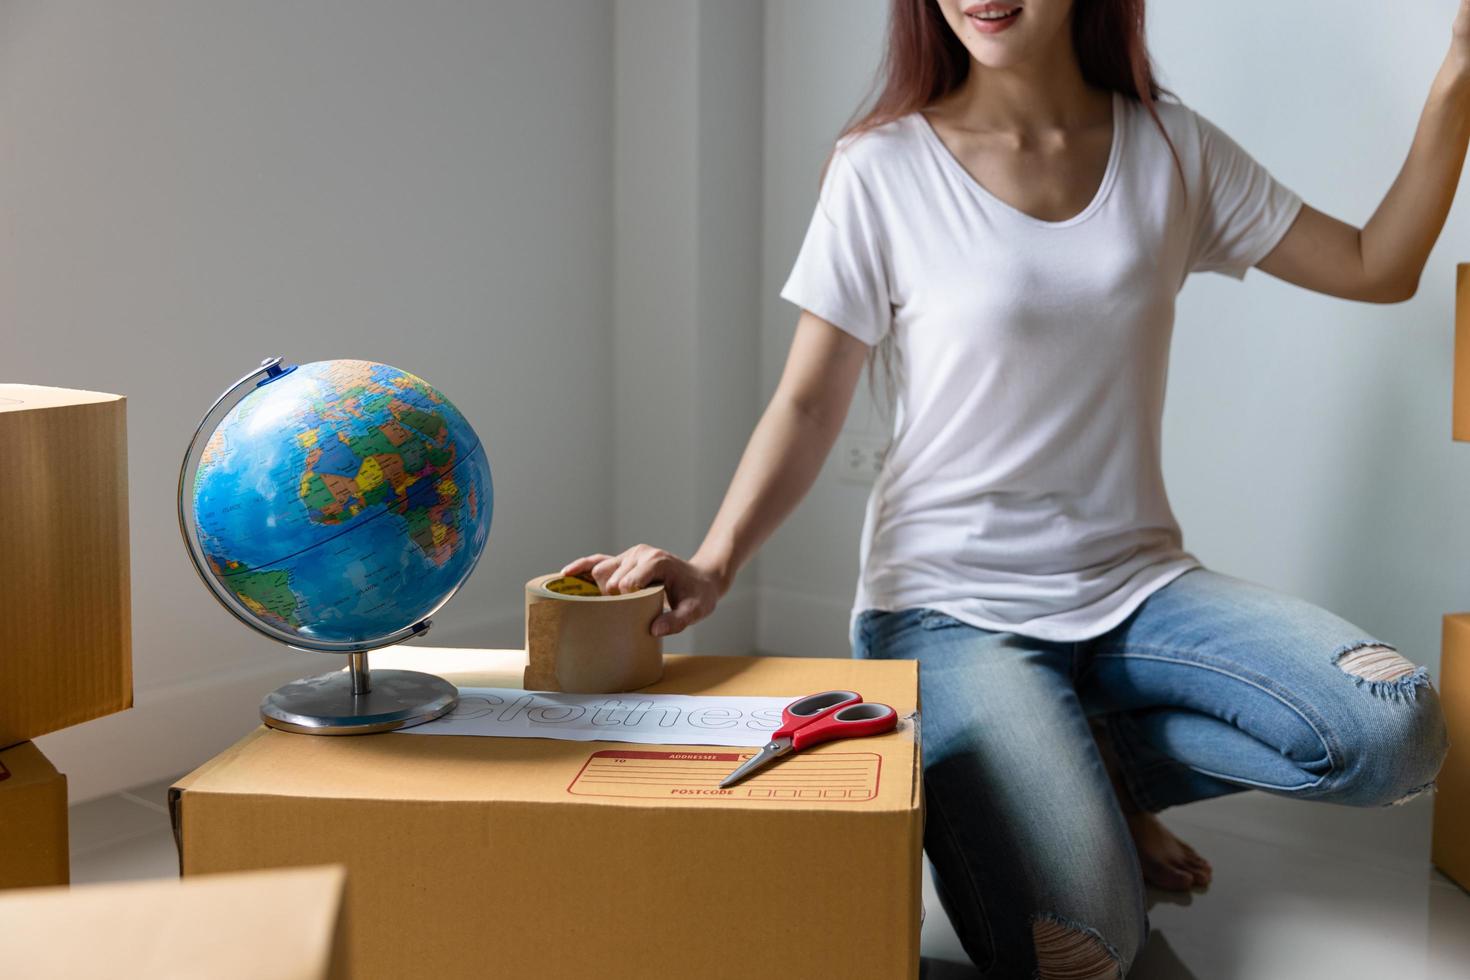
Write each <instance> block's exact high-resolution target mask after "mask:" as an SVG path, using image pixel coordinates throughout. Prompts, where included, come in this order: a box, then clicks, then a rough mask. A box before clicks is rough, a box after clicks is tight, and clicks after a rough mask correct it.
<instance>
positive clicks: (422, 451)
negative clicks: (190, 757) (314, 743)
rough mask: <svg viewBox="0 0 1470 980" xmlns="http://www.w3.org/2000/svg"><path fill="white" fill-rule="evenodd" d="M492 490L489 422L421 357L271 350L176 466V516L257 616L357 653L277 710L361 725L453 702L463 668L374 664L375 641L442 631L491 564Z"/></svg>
mask: <svg viewBox="0 0 1470 980" xmlns="http://www.w3.org/2000/svg"><path fill="white" fill-rule="evenodd" d="M298 369H299V371H300V373H297V374H294V376H293V372H297V371H298ZM288 377H289V378H290V381H289V382H288V383H287V384H285V385H284V386H283V387H281V388H269V389H268V390H266V391H264V393H260V392H262V389H267V388H268V386H271V385H274V384H277V383H279V382H281V380H282V379H287V378H288ZM257 393H260V394H257ZM318 440H320V442H318ZM466 446H468V447H469V448H468V449H466ZM349 450H350V451H349ZM318 464H320V466H319V465H318ZM359 464H360V465H359ZM202 465H205V466H207V467H208V474H207V475H205V474H201V472H200V471H201V466H202ZM353 465H359V468H358V469H356V470H354V469H352V466H353ZM318 471H319V472H318ZM493 501H494V489H493V484H492V481H491V473H490V467H489V463H488V458H487V456H486V451H485V448H484V445H483V443H482V441H481V440H480V439H479V436H478V435H477V434H476V433H475V432H474V429H473V428H472V427H471V426H470V425H469V423H468V421H467V420H465V419H464V417H463V415H461V414H460V413H459V411H458V409H457V408H456V407H455V406H454V405H453V403H452V402H450V401H449V400H448V399H447V398H445V397H444V396H443V395H442V394H441V393H440V392H439V391H438V390H437V389H435V388H433V386H431V385H429V384H428V382H425V381H423V379H421V378H418V377H417V376H415V375H412V374H410V373H409V372H406V371H402V370H400V369H398V368H393V367H391V366H389V365H384V364H380V363H377V362H372V361H353V360H341V361H318V362H313V363H311V364H305V365H300V366H299V368H298V366H296V365H285V364H283V363H282V361H281V359H280V358H268V359H266V360H265V361H263V362H262V363H261V365H260V367H258V368H256V369H255V370H253V371H251V372H250V373H248V374H246V375H245V376H244V377H242V378H240V379H239V380H238V381H236V382H235V384H233V385H231V386H230V387H229V388H228V389H226V390H225V392H224V393H223V394H221V395H220V397H219V398H218V399H216V401H215V402H214V404H213V405H212V406H211V408H210V409H209V411H208V412H206V413H205V415H204V418H203V419H202V420H201V421H200V423H199V425H198V427H197V428H196V429H195V432H194V436H193V438H192V439H191V441H190V443H189V448H188V450H187V451H186V453H185V455H184V460H183V463H182V465H181V467H180V470H179V484H178V499H177V504H178V521H179V531H180V535H181V536H182V538H183V540H184V544H185V549H186V551H187V553H188V555H189V558H190V562H191V563H192V564H193V566H194V570H195V573H196V574H197V575H198V576H199V578H200V581H201V582H202V583H203V584H204V585H205V587H206V588H207V589H208V590H209V591H210V593H211V594H212V595H213V596H214V597H215V599H216V601H218V602H219V603H220V604H221V605H222V606H224V607H225V609H226V610H227V611H228V612H229V613H230V614H231V615H232V616H234V617H235V618H236V619H237V620H239V621H240V622H241V623H243V624H244V625H246V626H248V627H250V628H251V629H252V630H254V631H255V632H257V633H260V634H261V635H264V636H267V637H269V638H270V639H273V640H275V641H276V642H279V643H282V644H284V645H286V646H289V647H292V648H293V649H298V650H304V651H307V652H320V653H339V654H346V655H348V657H349V666H350V670H349V672H347V673H342V672H334V673H332V674H327V675H322V676H321V677H319V678H308V679H305V680H302V681H297V682H294V683H293V684H288V685H285V686H284V687H282V688H281V689H279V690H278V691H276V692H273V693H272V694H271V695H269V696H268V697H267V698H266V699H265V700H264V701H263V702H262V706H261V708H262V718H263V720H264V721H265V722H266V724H268V725H272V726H273V727H277V728H283V729H286V730H289V731H309V732H314V733H319V734H356V733H361V732H367V731H382V730H387V729H391V728H398V727H403V726H404V725H408V724H417V723H419V722H422V721H427V720H429V719H430V718H433V717H438V716H439V715H442V714H444V713H445V712H447V711H449V710H450V709H452V708H453V706H454V703H455V701H456V698H457V692H456V691H455V689H454V687H453V686H452V685H450V684H449V683H448V682H446V681H444V680H442V679H441V678H437V677H434V676H433V675H430V674H422V673H418V672H414V671H380V672H378V673H377V674H375V675H370V674H369V671H368V667H367V656H366V654H367V651H369V650H373V649H379V648H381V647H385V646H390V645H392V644H395V643H399V642H402V641H403V640H406V639H410V638H412V637H415V636H422V635H423V634H424V633H425V632H427V630H428V628H429V623H430V619H431V617H432V616H433V615H434V614H435V613H437V612H438V610H439V609H441V608H442V607H443V606H444V604H445V603H446V602H448V601H449V599H450V598H452V597H453V595H454V594H455V592H456V591H458V589H459V588H460V587H461V586H462V585H463V583H464V581H465V580H466V579H467V578H468V577H469V575H470V573H471V572H472V571H473V570H474V567H475V566H476V565H477V564H478V562H479V559H480V557H481V555H482V554H483V552H484V549H485V546H486V543H487V541H488V534H489V526H490V519H491V514H492V511H493ZM329 544H330V545H331V548H328V547H327V546H328V545H329Z"/></svg>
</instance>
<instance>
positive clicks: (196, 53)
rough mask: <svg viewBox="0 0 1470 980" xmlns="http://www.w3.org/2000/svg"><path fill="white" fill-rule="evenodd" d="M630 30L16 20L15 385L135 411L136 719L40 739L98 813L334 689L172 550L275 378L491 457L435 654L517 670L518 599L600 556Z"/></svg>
mask: <svg viewBox="0 0 1470 980" xmlns="http://www.w3.org/2000/svg"><path fill="white" fill-rule="evenodd" d="M612 31H613V17H612V10H611V7H610V6H609V5H608V4H606V3H603V2H600V0H586V2H577V3H569V4H559V5H557V10H556V14H555V15H554V16H552V15H549V13H548V9H547V8H546V7H545V6H544V5H541V4H524V3H496V4H464V3H453V2H419V3H413V4H404V3H394V2H390V0H374V2H363V0H331V2H326V0H313V2H311V3H294V2H287V0H272V2H259V3H238V2H229V0H211V2H199V0H188V2H185V0H147V2H143V0H136V2H132V3H127V4H120V3H111V2H105V0H97V2H90V3H78V2H66V0H45V2H40V0H28V2H27V0H11V2H8V3H5V4H3V5H0V377H3V379H4V380H14V381H23V382H30V383H39V384H53V385H62V386H70V387H80V388H96V389H101V390H105V391H117V392H121V393H123V394H126V395H127V396H128V414H129V451H130V468H131V481H130V482H131V492H132V506H131V522H132V543H133V603H134V624H135V627H134V666H135V671H136V692H137V696H136V700H137V707H136V708H135V709H134V710H132V711H129V712H125V713H123V714H120V715H116V716H113V717H111V718H107V719H102V720H99V721H96V722H91V723H89V724H86V725H82V726H80V727H78V728H75V729H71V730H68V731H65V732H61V733H58V734H56V735H52V736H48V737H46V738H44V739H42V740H41V743H42V747H43V749H44V750H45V751H46V752H48V753H49V754H50V755H51V756H52V758H53V759H54V760H55V761H56V762H57V763H58V764H59V765H60V766H61V768H63V769H64V770H65V771H67V772H68V773H69V775H70V777H71V785H72V791H73V799H83V798H86V797H88V796H93V795H97V794H98V793H103V792H108V791H111V790H114V789H117V788H120V787H124V786H129V785H135V784H137V783H140V782H143V781H146V780H150V779H156V778H160V777H163V776H167V775H171V774H173V773H177V772H179V771H182V770H184V769H186V768H190V767H192V766H193V765H194V764H196V763H197V762H198V761H200V760H202V759H203V758H205V757H207V755H208V754H209V753H210V752H212V751H214V750H215V749H217V748H219V747H222V746H223V745H225V744H228V742H230V741H232V740H233V739H234V738H236V737H238V735H240V734H242V733H243V732H244V731H245V730H246V729H247V727H248V726H249V725H250V724H251V723H252V721H253V719H254V717H255V708H256V705H257V704H258V702H259V698H260V696H261V695H262V694H263V693H264V692H265V691H267V690H269V689H270V688H271V687H273V686H274V685H275V684H278V683H281V682H282V681H284V680H286V679H288V678H291V677H294V676H300V675H302V674H306V673H312V672H317V671H320V670H324V669H327V668H328V666H330V665H332V664H335V663H337V661H336V660H335V659H328V658H313V657H310V656H308V655H305V654H292V653H289V652H286V651H284V650H282V649H280V648H278V647H275V646H274V645H273V644H271V643H270V642H269V641H266V640H263V639H260V638H257V637H256V636H254V635H252V634H251V633H249V632H248V631H246V630H245V629H243V628H241V627H240V626H239V625H238V624H236V623H235V622H234V621H233V620H232V619H231V618H230V617H229V616H228V615H227V614H226V613H225V612H224V611H223V610H222V609H220V608H219V607H218V606H216V604H215V603H214V601H213V600H212V599H211V598H210V597H209V596H208V595H207V593H206V592H205V590H204V588H203V586H202V585H201V584H200V583H199V582H198V581H197V580H196V579H195V578H194V575H193V572H192V570H191V569H190V566H189V563H188V561H187V560H186V558H185V554H184V549H183V546H182V544H181V543H180V541H179V536H178V531H177V528H176V525H175V518H174V482H175V480H176V474H177V467H178V464H179V460H180V458H181V457H182V455H183V452H184V447H185V445H186V443H187V442H188V439H189V436H190V434H191V433H192V431H193V429H194V426H195V424H196V423H197V421H198V419H199V416H200V415H201V414H202V413H203V412H204V411H205V409H207V408H208V406H209V404H210V402H211V401H212V400H213V398H214V397H215V396H216V395H217V394H218V393H219V392H220V391H221V390H222V389H223V388H224V387H225V386H226V385H228V384H229V383H230V382H232V381H233V380H234V379H235V378H237V377H239V376H240V375H241V374H244V373H245V372H246V371H247V370H249V369H250V368H252V367H253V366H254V365H255V364H256V363H257V362H258V361H259V359H260V358H261V357H263V356H265V355H267V354H277V353H279V354H283V355H285V356H287V357H288V358H289V359H292V360H299V361H306V360H315V359H320V358H329V357H365V358H371V359H376V360H381V361H386V362H388V363H390V364H396V365H400V366H402V367H405V368H408V369H411V370H413V371H415V372H417V373H420V374H422V375H423V376H425V377H426V378H428V379H429V381H430V382H432V383H434V384H436V385H438V386H439V387H440V388H442V389H443V391H445V392H446V393H447V394H448V395H449V396H450V397H451V398H452V399H454V401H455V402H456V403H457V404H458V405H459V407H460V408H461V409H462V410H463V411H464V413H465V415H466V416H467V417H468V418H469V419H470V421H471V422H472V423H473V424H474V425H475V427H476V429H477V430H478V431H479V433H480V435H481V436H482V438H484V440H485V441H486V443H487V444H488V447H489V453H490V460H491V465H492V467H493V469H494V477H495V495H496V501H495V502H496V512H495V523H494V528H493V530H492V533H491V537H490V550H489V552H488V554H487V556H486V558H485V560H484V561H483V562H482V563H481V565H480V567H479V569H478V570H477V572H476V573H475V576H474V577H473V578H472V579H471V581H470V582H469V584H468V585H467V586H466V588H465V589H464V591H463V593H462V594H461V595H460V596H459V597H458V598H456V599H455V600H454V601H453V602H452V603H451V604H450V606H448V607H447V608H446V609H445V610H444V611H443V612H442V613H441V614H440V616H439V617H438V621H437V623H436V626H435V629H434V633H433V635H432V637H431V641H432V642H437V643H441V644H474V645H488V646H519V644H520V637H521V618H522V612H521V602H522V600H521V585H522V583H524V581H525V580H526V579H527V578H529V577H531V576H532V575H533V574H537V573H540V572H542V571H545V570H547V569H548V568H551V567H552V566H553V565H554V563H558V562H561V561H565V560H567V559H569V558H570V557H573V556H575V555H577V554H580V553H582V551H583V550H584V549H586V548H587V547H588V546H589V544H593V543H597V542H600V541H604V540H606V538H607V537H608V532H609V529H610V527H611V525H612V519H613V504H612V502H611V499H610V495H609V494H607V493H605V492H600V486H601V485H603V484H605V483H606V482H607V481H608V480H609V477H608V474H610V473H611V471H612V468H613V460H614V453H613V447H612V446H611V445H610V442H609V439H608V435H609V428H610V427H609V423H607V422H606V421H605V420H604V419H605V413H606V412H607V406H608V405H609V404H610V402H611V399H612V397H613V380H612V373H611V371H609V370H608V366H609V361H610V359H611V357H612V353H613V349H612V337H611V322H612V316H611V312H610V309H609V307H610V303H609V298H610V296H611V287H612V266H611V260H610V255H611V253H612V250H613V242H612V205H611V201H610V197H611V195H610V193H609V191H610V187H611V177H610V171H611V166H612V131H613V126H612V120H611V108H612V94H611V93H612V84H611V83H612V53H613V52H612V40H611V39H612ZM21 599H22V601H23V597H21Z"/></svg>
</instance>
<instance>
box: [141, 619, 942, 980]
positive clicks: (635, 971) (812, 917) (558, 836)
mask: <svg viewBox="0 0 1470 980" xmlns="http://www.w3.org/2000/svg"><path fill="white" fill-rule="evenodd" d="M373 657H374V662H375V663H376V665H377V666H379V667H383V666H394V667H416V668H417V669H421V670H429V671H433V672H435V673H440V674H442V675H444V676H447V677H449V678H450V679H451V680H453V681H454V682H455V683H458V684H460V685H467V684H481V685H486V686H495V687H519V686H520V684H519V680H520V677H521V676H522V672H523V670H524V668H525V666H526V659H525V654H524V653H522V652H521V651H479V652H456V651H437V650H434V649H432V648H421V647H408V648H401V649H400V650H398V651H394V652H392V653H391V654H387V655H385V654H380V653H379V654H374V655H373ZM831 688H844V689H851V690H856V691H860V692H861V693H862V694H863V695H864V696H865V697H866V698H868V699H869V700H872V701H884V702H887V703H888V704H891V705H893V707H894V708H895V709H897V711H898V713H899V715H900V716H901V717H902V718H903V719H904V720H903V722H902V723H901V724H900V727H899V729H898V730H897V731H895V732H893V733H891V734H888V735H882V736H876V737H872V738H867V739H863V740H861V741H843V742H832V743H828V744H826V745H821V746H817V747H815V748H812V749H810V750H808V751H807V752H804V753H802V754H801V755H797V756H794V757H791V758H788V759H786V760H784V761H783V763H782V765H781V766H778V767H773V768H772V769H769V770H766V771H765V772H764V773H761V774H759V775H756V776H755V777H753V778H751V779H750V780H747V781H746V782H744V783H742V784H739V785H738V786H736V787H733V788H731V789H730V790H720V789H718V788H717V783H718V779H719V776H720V775H723V774H724V773H726V772H728V771H729V770H731V769H733V768H734V767H735V766H736V765H737V764H738V762H739V760H740V759H741V758H744V757H745V756H746V755H748V754H749V753H750V752H751V751H753V750H749V749H725V748H711V747H708V746H703V747H701V746H690V747H683V748H681V747H678V746H653V745H630V744H626V743H617V742H568V741H555V740H551V739H509V738H477V737H472V736H416V735H408V734H401V733H399V734H395V733H387V734H382V735H363V736H356V737H348V738H342V737H336V738H333V737H322V736H310V735H293V734H288V733H286V732H280V731H272V730H267V729H257V730H256V731H255V732H253V733H251V734H250V735H248V736H247V737H246V738H245V739H244V740H242V741H240V742H239V743H237V744H236V745H234V746H233V747H231V748H230V749H227V750H226V751H225V752H224V753H222V754H221V755H219V756H218V757H216V758H215V759H214V760H212V761H210V762H208V763H206V764H205V765H204V766H202V767H201V768H199V769H198V770H196V771H195V772H194V773H192V774H190V775H189V776H187V777H185V778H184V779H183V780H182V781H180V782H179V783H178V784H177V785H176V786H175V787H174V788H173V790H172V791H171V794H170V795H171V800H170V805H171V809H172V812H173V820H174V828H175V833H176V835H177V838H178V843H179V853H180V863H181V867H182V870H183V873H184V874H185V875H195V874H199V873H203V872H215V871H229V870H237V869H242V868H268V867H285V866H291V865H303V864H320V863H323V862H330V863H340V864H343V865H346V866H347V868H348V886H347V909H348V920H349V923H350V925H349V937H348V942H349V944H350V945H351V947H352V949H353V956H354V970H355V975H357V976H362V977H380V976H381V977H389V976H405V975H414V976H430V975H442V976H469V975H483V974H485V973H491V972H493V973H494V974H496V975H498V976H536V977H546V978H552V977H557V978H560V977H592V976H595V977H598V978H600V980H615V978H634V977H637V978H640V980H646V978H649V977H666V976H690V977H702V978H707V980H713V978H721V977H730V978H735V977H739V978H748V977H755V976H781V977H826V976H833V977H848V978H854V980H856V978H874V980H902V978H905V977H908V978H914V977H917V976H918V963H919V922H920V909H921V897H920V881H921V872H920V867H921V866H920V860H921V848H922V836H923V834H922V830H923V827H922V824H923V811H922V790H921V787H922V781H921V779H920V772H921V769H920V754H919V746H918V742H917V737H916V736H917V717H916V711H917V707H918V671H917V667H916V665H915V664H913V663H909V662H897V661H894V662H884V661H861V660H798V659H786V658H774V657H765V658H762V657H693V656H669V657H667V658H666V665H665V673H664V677H663V679H662V680H661V681H660V682H659V683H657V684H655V685H652V686H650V687H648V688H645V690H648V691H663V692H669V693H680V694H702V693H704V694H715V693H719V694H739V695H802V694H807V693H811V692H814V691H821V690H827V689H831ZM627 760H635V761H637V762H638V764H639V765H642V766H657V767H659V768H660V769H662V770H667V776H666V780H665V779H664V778H660V779H659V780H657V781H655V782H653V783H651V784H650V783H648V782H643V783H638V784H635V783H632V782H626V781H620V779H619V777H617V776H609V775H607V774H606V770H607V769H608V768H613V767H616V766H618V765H620V764H622V762H623V761H627ZM803 761H805V762H807V763H816V765H818V766H824V767H827V766H831V765H832V764H833V763H836V762H843V763H850V766H849V767H848V768H850V769H851V770H853V772H854V774H855V775H853V776H850V777H844V779H846V780H848V781H850V782H857V783H859V784H860V785H859V787H858V788H856V789H851V788H843V789H841V790H837V789H828V788H824V787H826V785H827V783H830V782H833V781H834V780H833V778H832V777H830V776H823V777H819V778H818V785H815V786H813V787H811V788H810V789H803V790H801V791H800V793H798V792H797V791H795V790H791V789H789V788H783V787H789V783H786V782H783V781H782V779H781V778H775V779H773V778H772V775H773V774H775V773H779V771H780V770H781V769H785V771H786V776H785V779H789V778H790V773H791V772H792V770H791V768H789V767H790V766H791V765H793V764H796V763H800V762H803ZM599 769H601V770H602V771H603V772H602V774H601V775H598V773H597V770H599ZM691 771H692V772H691ZM844 785H847V783H845V784H844Z"/></svg>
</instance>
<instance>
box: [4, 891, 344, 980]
mask: <svg viewBox="0 0 1470 980" xmlns="http://www.w3.org/2000/svg"><path fill="white" fill-rule="evenodd" d="M345 877H346V876H345V873H344V871H343V870H342V869H341V868H305V869H299V870H290V871H264V872H252V873H249V874H238V875H209V876H206V877H203V878H198V879H191V880H189V881H186V882H179V881H137V882H128V883H126V884H109V885H84V886H82V887H79V888H70V889H68V888H42V889H36V890H33V891H27V892H25V893H24V894H11V895H0V975H4V976H7V977H17V978H19V977H25V978H27V980H73V978H77V977H150V978H159V980H164V978H178V980H185V978H187V980H196V978H200V977H208V978H210V980H235V978H238V980H257V978H261V977H273V978H280V980H329V978H339V977H346V976H349V972H348V963H347V957H348V948H347V945H346V944H345V943H343V942H341V941H340V940H341V932H342V927H343V922H342V916H341V905H342V891H343V884H344V880H345Z"/></svg>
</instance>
